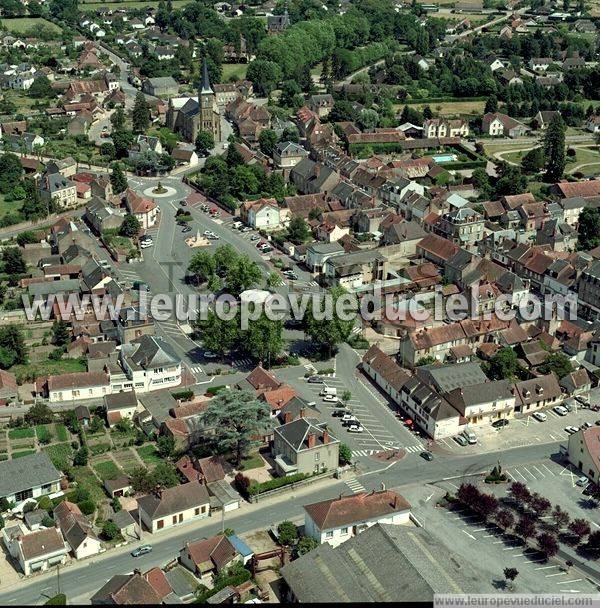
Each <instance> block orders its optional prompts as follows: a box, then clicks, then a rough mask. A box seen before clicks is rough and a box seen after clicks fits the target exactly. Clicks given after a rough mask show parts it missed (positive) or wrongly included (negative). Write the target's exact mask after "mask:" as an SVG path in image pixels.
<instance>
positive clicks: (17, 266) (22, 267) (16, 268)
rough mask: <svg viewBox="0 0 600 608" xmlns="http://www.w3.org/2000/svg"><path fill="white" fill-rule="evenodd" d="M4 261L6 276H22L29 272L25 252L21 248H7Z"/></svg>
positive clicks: (3, 256) (3, 255)
mask: <svg viewBox="0 0 600 608" xmlns="http://www.w3.org/2000/svg"><path fill="white" fill-rule="evenodd" d="M2 261H3V262H4V272H6V274H22V273H24V272H25V271H26V270H27V264H26V263H25V258H24V257H23V252H22V251H21V249H20V248H19V247H7V248H6V249H5V250H4V251H3V252H2Z"/></svg>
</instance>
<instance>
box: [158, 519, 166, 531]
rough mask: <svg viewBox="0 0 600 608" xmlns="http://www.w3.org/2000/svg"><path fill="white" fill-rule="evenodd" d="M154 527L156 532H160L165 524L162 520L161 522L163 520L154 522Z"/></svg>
mask: <svg viewBox="0 0 600 608" xmlns="http://www.w3.org/2000/svg"><path fill="white" fill-rule="evenodd" d="M156 527H157V529H158V530H162V529H163V528H164V527H165V522H164V520H163V519H159V520H158V521H157V522H156Z"/></svg>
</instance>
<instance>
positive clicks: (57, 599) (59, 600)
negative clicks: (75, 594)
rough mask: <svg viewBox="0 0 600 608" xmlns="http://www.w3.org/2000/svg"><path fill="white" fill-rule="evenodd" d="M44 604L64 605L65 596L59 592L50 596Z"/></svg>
mask: <svg viewBox="0 0 600 608" xmlns="http://www.w3.org/2000/svg"><path fill="white" fill-rule="evenodd" d="M44 605H45V606H66V605H67V596H66V595H65V594H64V593H59V594H58V595H55V596H54V597H51V598H50V599H49V600H48V601H47V602H46V603H45V604H44Z"/></svg>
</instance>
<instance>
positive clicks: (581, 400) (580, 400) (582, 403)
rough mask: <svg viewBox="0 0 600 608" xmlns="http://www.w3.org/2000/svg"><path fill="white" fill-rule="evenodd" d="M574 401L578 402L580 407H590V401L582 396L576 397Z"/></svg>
mask: <svg viewBox="0 0 600 608" xmlns="http://www.w3.org/2000/svg"><path fill="white" fill-rule="evenodd" d="M575 401H578V402H579V403H581V405H583V406H585V407H588V406H589V405H590V400H589V399H588V398H587V397H584V396H583V395H577V397H575Z"/></svg>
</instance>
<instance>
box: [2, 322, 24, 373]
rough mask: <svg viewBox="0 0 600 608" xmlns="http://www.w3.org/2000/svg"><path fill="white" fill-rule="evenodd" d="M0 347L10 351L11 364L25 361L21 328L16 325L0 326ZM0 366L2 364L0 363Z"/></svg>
mask: <svg viewBox="0 0 600 608" xmlns="http://www.w3.org/2000/svg"><path fill="white" fill-rule="evenodd" d="M0 349H2V350H4V351H5V352H8V353H10V355H11V357H12V359H13V362H14V363H13V364H21V363H26V362H27V346H26V345H25V338H24V336H23V330H22V329H21V328H20V327H19V326H18V325H5V326H3V327H0ZM0 367H3V366H1V364H0ZM8 367H10V366H8ZM3 369H6V367H3Z"/></svg>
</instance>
